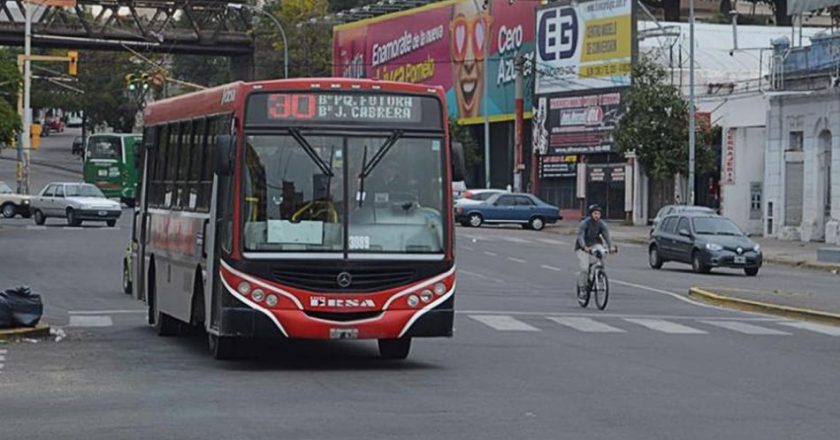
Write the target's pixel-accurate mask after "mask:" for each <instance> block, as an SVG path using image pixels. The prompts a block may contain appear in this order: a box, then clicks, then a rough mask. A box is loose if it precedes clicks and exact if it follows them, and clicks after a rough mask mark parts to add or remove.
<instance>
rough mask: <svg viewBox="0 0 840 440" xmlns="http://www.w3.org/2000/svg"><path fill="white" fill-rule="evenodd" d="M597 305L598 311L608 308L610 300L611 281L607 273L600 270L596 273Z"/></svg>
mask: <svg viewBox="0 0 840 440" xmlns="http://www.w3.org/2000/svg"><path fill="white" fill-rule="evenodd" d="M594 284H595V286H594V290H595V305H596V306H598V310H604V309H605V308H607V301H609V299H610V280H609V279H608V278H607V273H606V272H604V270H603V269H598V272H596V273H595V283H594Z"/></svg>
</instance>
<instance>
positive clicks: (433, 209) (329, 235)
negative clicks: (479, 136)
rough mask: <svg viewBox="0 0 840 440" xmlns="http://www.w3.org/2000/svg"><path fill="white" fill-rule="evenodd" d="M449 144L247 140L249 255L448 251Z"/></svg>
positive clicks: (291, 137)
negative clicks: (445, 165) (446, 172)
mask: <svg viewBox="0 0 840 440" xmlns="http://www.w3.org/2000/svg"><path fill="white" fill-rule="evenodd" d="M442 144H443V141H442V139H440V138H415V137H411V138H409V137H400V136H399V135H398V134H392V135H391V136H377V137H364V136H329V135H323V136H317V135H306V136H304V135H302V134H301V133H299V132H296V131H294V130H292V132H291V133H290V134H288V135H254V136H247V146H246V153H245V168H246V170H245V171H246V172H245V174H244V175H245V183H244V185H245V202H244V203H245V206H244V212H245V214H244V218H245V221H244V222H243V224H244V231H243V235H244V240H243V241H244V244H245V249H246V250H249V251H274V252H277V251H282V252H343V251H345V250H346V251H347V252H350V253H361V252H366V253H376V252H381V253H441V252H443V244H444V237H443V216H442V214H441V213H442V212H444V210H443V198H444V191H445V190H444V186H443V148H442Z"/></svg>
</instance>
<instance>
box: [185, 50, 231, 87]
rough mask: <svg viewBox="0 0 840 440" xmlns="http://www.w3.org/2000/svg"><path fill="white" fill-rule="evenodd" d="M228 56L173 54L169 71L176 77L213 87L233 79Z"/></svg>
mask: <svg viewBox="0 0 840 440" xmlns="http://www.w3.org/2000/svg"><path fill="white" fill-rule="evenodd" d="M230 67H231V66H230V59H229V58H228V57H212V56H206V55H175V56H174V57H173V61H172V68H171V69H170V73H171V74H172V75H173V76H175V77H176V78H178V79H180V80H183V81H188V82H191V83H195V84H198V85H202V86H205V87H213V86H218V85H221V84H227V83H229V82H231V81H233V76H232V72H231V69H230Z"/></svg>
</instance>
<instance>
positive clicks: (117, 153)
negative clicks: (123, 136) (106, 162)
mask: <svg viewBox="0 0 840 440" xmlns="http://www.w3.org/2000/svg"><path fill="white" fill-rule="evenodd" d="M87 157H88V159H111V160H121V159H122V145H121V143H120V138H118V137H93V138H91V139H90V141H89V142H88V156H87Z"/></svg>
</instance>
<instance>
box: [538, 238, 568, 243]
mask: <svg viewBox="0 0 840 440" xmlns="http://www.w3.org/2000/svg"><path fill="white" fill-rule="evenodd" d="M537 241H539V242H541V243H546V244H556V245H567V244H569V243H567V242H565V241H561V240H555V239H553V238H538V239H537Z"/></svg>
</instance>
